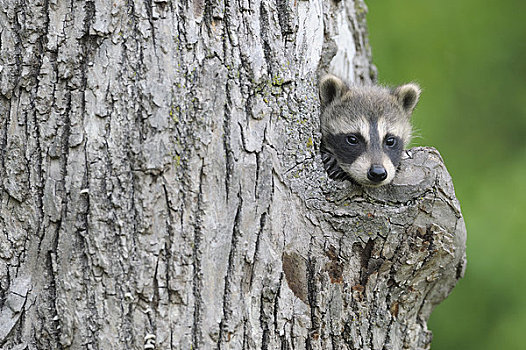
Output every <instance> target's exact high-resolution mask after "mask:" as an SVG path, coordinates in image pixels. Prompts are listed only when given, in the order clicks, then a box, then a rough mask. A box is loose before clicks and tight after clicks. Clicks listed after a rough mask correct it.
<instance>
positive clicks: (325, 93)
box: [320, 74, 348, 108]
mask: <svg viewBox="0 0 526 350" xmlns="http://www.w3.org/2000/svg"><path fill="white" fill-rule="evenodd" d="M347 89H348V88H347V86H346V85H345V83H344V82H343V81H341V79H340V78H337V77H335V76H334V75H332V74H327V75H326V76H324V77H323V78H322V79H321V80H320V101H321V106H322V108H323V107H325V106H327V105H328V104H329V103H331V102H332V101H334V100H335V99H337V98H340V97H341V96H342V95H343V93H344V92H345V91H346V90H347Z"/></svg>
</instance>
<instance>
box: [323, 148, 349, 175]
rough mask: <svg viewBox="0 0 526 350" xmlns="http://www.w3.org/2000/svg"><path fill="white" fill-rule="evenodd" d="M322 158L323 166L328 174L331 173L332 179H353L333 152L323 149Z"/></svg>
mask: <svg viewBox="0 0 526 350" xmlns="http://www.w3.org/2000/svg"><path fill="white" fill-rule="evenodd" d="M321 160H322V161H323V168H324V169H325V171H326V172H327V175H329V178H330V179H333V180H349V181H352V179H351V177H350V176H349V174H347V173H346V172H345V171H343V170H342V168H340V166H339V165H338V162H337V161H336V158H334V157H333V155H332V154H330V153H328V152H327V151H322V152H321Z"/></svg>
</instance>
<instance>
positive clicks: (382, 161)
mask: <svg viewBox="0 0 526 350" xmlns="http://www.w3.org/2000/svg"><path fill="white" fill-rule="evenodd" d="M419 96H420V88H419V87H418V85H416V84H414V83H410V84H406V85H401V86H399V87H397V88H395V89H388V88H385V87H381V86H374V85H372V86H360V87H358V86H347V85H346V84H345V83H344V82H343V81H342V80H341V79H339V78H337V77H335V76H333V75H326V76H325V77H323V78H322V80H321V81H320V101H321V117H320V118H321V121H320V122H321V123H320V124H321V134H322V144H321V152H322V160H323V163H324V167H325V170H326V171H327V174H328V175H329V177H330V178H332V179H340V180H344V179H345V180H351V181H354V182H356V183H358V184H361V185H364V186H382V185H386V184H388V183H390V182H391V181H392V180H393V178H394V176H395V173H396V169H397V168H398V165H399V164H400V159H401V157H402V152H403V150H404V147H405V146H407V144H408V143H409V141H410V139H411V123H410V119H411V113H412V112H413V109H414V108H415V106H416V104H417V102H418V98H419Z"/></svg>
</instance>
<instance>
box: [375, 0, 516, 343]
mask: <svg viewBox="0 0 526 350" xmlns="http://www.w3.org/2000/svg"><path fill="white" fill-rule="evenodd" d="M366 4H367V6H368V8H369V14H368V25H369V34H370V36H369V38H370V43H371V46H372V51H373V60H374V63H375V64H376V65H377V67H378V70H379V80H380V82H381V83H385V84H390V85H393V84H399V83H403V82H407V81H411V80H412V81H416V82H418V83H420V85H421V86H422V88H423V93H422V96H421V100H420V103H419V105H418V107H417V109H416V111H415V114H414V124H415V127H416V129H417V132H416V134H417V138H416V139H415V140H414V142H413V144H415V145H429V146H434V147H436V148H437V149H438V150H439V151H440V152H441V154H442V156H443V158H444V160H445V162H446V165H447V167H448V169H449V171H450V173H451V175H452V177H453V181H454V184H455V189H456V193H457V196H458V198H459V200H460V203H461V206H462V211H463V214H464V218H465V220H466V225H467V229H468V242H467V254H468V265H467V270H466V275H465V277H464V279H463V280H461V281H460V282H459V284H458V285H457V287H456V288H455V289H454V290H453V292H452V294H451V295H450V296H449V298H448V299H447V300H446V301H444V302H443V303H442V304H440V305H439V306H438V307H437V308H436V309H435V311H434V312H433V314H432V316H431V320H430V324H429V327H430V329H431V330H432V331H433V334H434V336H433V343H432V349H433V350H456V349H462V350H471V349H476V350H484V349H488V350H489V349H491V350H496V349H498V350H507V349H513V350H517V349H526V339H525V338H524V335H525V334H526V254H525V250H526V1H520V0H500V1H497V0H489V1H476V0H464V1H459V0H441V1H438V0H434V1H432V0H370V1H367V0H366ZM418 136H419V137H418Z"/></svg>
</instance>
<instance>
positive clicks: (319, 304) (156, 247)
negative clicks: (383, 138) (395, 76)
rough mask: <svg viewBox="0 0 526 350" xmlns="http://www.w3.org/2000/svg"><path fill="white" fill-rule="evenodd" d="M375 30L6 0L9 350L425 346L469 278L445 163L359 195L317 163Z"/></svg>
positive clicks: (3, 310) (0, 11)
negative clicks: (327, 111) (327, 83)
mask: <svg viewBox="0 0 526 350" xmlns="http://www.w3.org/2000/svg"><path fill="white" fill-rule="evenodd" d="M365 11H366V9H365V5H364V4H363V2H362V0H354V1H353V0H345V1H322V0H311V1H301V0H275V1H260V0H239V1H224V2H223V1H217V0H207V1H205V0H193V1H192V0H187V1H168V0H145V1H138V0H127V1H124V0H113V1H102V0H97V1H77V0H72V1H53V0H41V1H24V0H17V1H10V0H6V1H0V50H1V53H0V118H1V119H0V125H1V127H0V130H1V131H0V148H1V150H0V151H1V152H0V176H1V183H0V346H1V347H2V349H17V350H22V349H213V348H217V349H428V348H429V344H430V340H431V333H430V332H429V331H428V330H427V325H426V322H427V320H428V318H429V315H430V313H431V311H432V309H433V307H434V306H435V305H436V304H438V303H439V302H441V301H442V300H443V299H444V298H445V297H446V296H447V294H448V293H449V291H450V290H451V289H452V288H453V286H454V285H455V283H456V281H457V280H458V279H459V278H460V277H461V276H462V274H463V271H464V265H465V238H466V232H465V227H464V223H463V219H462V216H461V213H460V208H459V205H458V202H457V200H456V199H455V196H454V190H453V186H452V183H451V179H450V177H449V175H448V173H447V171H446V169H445V167H444V165H443V163H442V160H441V158H440V156H439V155H438V153H437V152H436V151H435V150H433V149H426V148H417V149H413V150H410V151H408V152H407V154H406V156H405V159H404V160H403V162H402V166H401V169H400V173H399V175H398V177H397V178H396V180H395V183H394V184H393V185H392V186H388V187H385V188H380V189H363V188H360V187H356V186H353V185H351V184H349V183H347V182H341V183H338V182H334V181H332V180H328V179H327V176H326V174H325V173H324V171H323V167H322V164H321V159H320V155H319V152H318V146H319V136H320V134H319V131H318V128H319V118H318V115H319V108H318V105H319V101H318V95H317V86H316V84H317V78H318V76H319V72H323V71H331V72H333V73H336V74H338V75H340V76H343V77H346V78H347V79H348V80H350V81H354V82H361V81H364V82H369V81H370V80H374V79H375V70H374V67H373V66H372V65H371V63H370V51H369V46H368V43H367V37H366V29H365ZM424 98H425V97H424Z"/></svg>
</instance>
